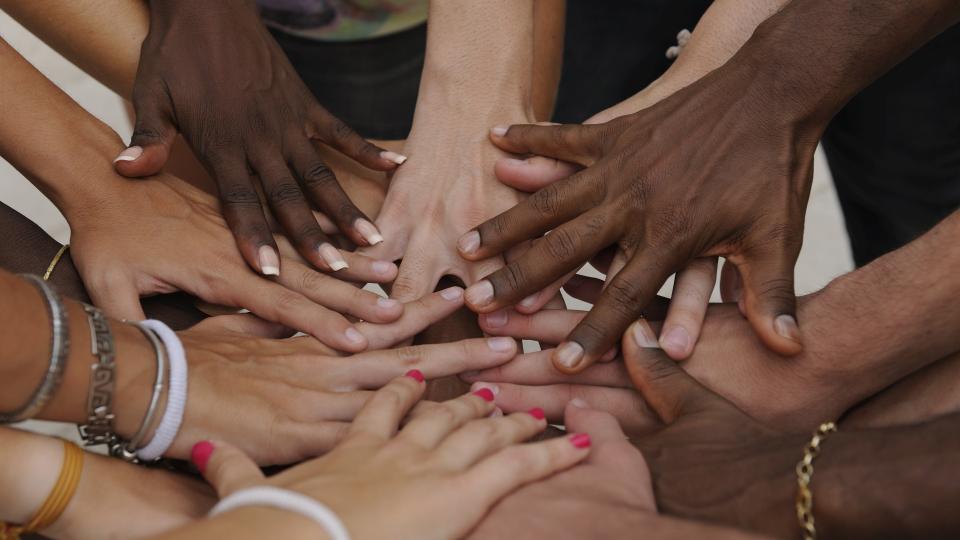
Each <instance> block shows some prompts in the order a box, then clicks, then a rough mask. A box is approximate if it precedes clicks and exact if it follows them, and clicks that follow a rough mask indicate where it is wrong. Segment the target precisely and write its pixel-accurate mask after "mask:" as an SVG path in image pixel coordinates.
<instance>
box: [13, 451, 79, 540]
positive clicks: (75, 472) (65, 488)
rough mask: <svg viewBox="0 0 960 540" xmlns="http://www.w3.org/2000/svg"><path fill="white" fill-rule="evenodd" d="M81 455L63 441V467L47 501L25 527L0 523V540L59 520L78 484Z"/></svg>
mask: <svg viewBox="0 0 960 540" xmlns="http://www.w3.org/2000/svg"><path fill="white" fill-rule="evenodd" d="M83 455H84V454H83V450H81V449H80V447H78V446H77V445H75V444H73V443H72V442H70V441H63V465H62V466H61V467H60V476H59V477H58V478H57V483H56V484H54V485H53V489H52V490H50V494H49V495H47V499H46V500H45V501H43V504H42V505H40V508H39V509H38V510H37V513H36V514H34V516H33V517H32V518H31V519H30V521H28V522H27V523H26V525H22V526H19V525H7V524H6V523H3V522H0V539H3V540H17V539H18V538H20V535H22V534H28V533H34V532H38V531H42V530H44V529H46V528H47V527H49V526H50V525H53V524H54V522H56V521H57V519H59V518H60V515H61V514H63V511H64V510H66V509H67V505H68V504H70V500H71V499H72V498H73V495H74V493H76V492H77V486H78V485H79V484H80V475H81V473H82V472H83Z"/></svg>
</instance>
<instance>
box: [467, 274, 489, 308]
mask: <svg viewBox="0 0 960 540" xmlns="http://www.w3.org/2000/svg"><path fill="white" fill-rule="evenodd" d="M466 296H467V303H469V304H470V305H471V306H473V307H478V308H479V307H483V306H486V305H488V304H490V302H493V284H492V283H490V282H489V281H487V280H485V279H484V280H482V281H478V282H476V283H474V284H473V285H471V286H469V287H467V292H466Z"/></svg>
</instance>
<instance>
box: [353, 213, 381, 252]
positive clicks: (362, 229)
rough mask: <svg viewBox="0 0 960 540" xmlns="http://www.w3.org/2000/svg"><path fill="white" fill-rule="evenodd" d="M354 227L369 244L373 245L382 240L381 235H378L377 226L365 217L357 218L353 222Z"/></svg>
mask: <svg viewBox="0 0 960 540" xmlns="http://www.w3.org/2000/svg"><path fill="white" fill-rule="evenodd" d="M353 226H354V227H356V228H357V232H359V233H360V236H362V237H363V239H364V240H366V241H367V243H368V244H370V245H371V246H375V245H377V244H379V243H380V242H383V236H381V235H380V231H378V230H377V227H376V226H375V225H374V224H373V223H370V222H369V221H367V220H365V219H358V220H357V221H356V222H355V223H354V224H353Z"/></svg>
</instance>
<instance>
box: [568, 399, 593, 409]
mask: <svg viewBox="0 0 960 540" xmlns="http://www.w3.org/2000/svg"><path fill="white" fill-rule="evenodd" d="M570 404H571V405H573V406H574V407H576V408H578V409H587V408H589V406H588V405H587V402H586V401H584V400H582V399H580V398H573V399H571V400H570Z"/></svg>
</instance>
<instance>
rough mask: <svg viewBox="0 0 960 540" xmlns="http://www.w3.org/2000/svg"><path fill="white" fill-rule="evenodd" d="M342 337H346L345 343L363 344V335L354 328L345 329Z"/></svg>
mask: <svg viewBox="0 0 960 540" xmlns="http://www.w3.org/2000/svg"><path fill="white" fill-rule="evenodd" d="M343 335H345V336H347V341H349V342H351V343H363V341H364V339H363V334H361V333H360V332H358V331H357V329H356V328H347V329H346V331H344V332H343Z"/></svg>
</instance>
